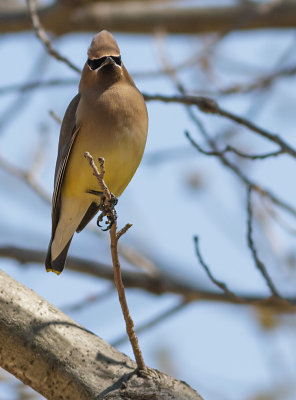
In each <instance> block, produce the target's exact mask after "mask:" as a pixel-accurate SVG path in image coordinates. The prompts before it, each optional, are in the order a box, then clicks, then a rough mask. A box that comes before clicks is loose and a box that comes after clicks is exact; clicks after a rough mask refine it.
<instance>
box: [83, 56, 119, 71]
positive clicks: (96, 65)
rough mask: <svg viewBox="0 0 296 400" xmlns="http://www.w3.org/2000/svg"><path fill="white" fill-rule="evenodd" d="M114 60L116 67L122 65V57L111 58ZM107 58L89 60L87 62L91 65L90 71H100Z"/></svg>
mask: <svg viewBox="0 0 296 400" xmlns="http://www.w3.org/2000/svg"><path fill="white" fill-rule="evenodd" d="M109 57H110V58H112V60H113V61H114V62H115V64H116V65H119V66H120V65H121V57H120V56H118V57H115V56H109ZM106 59H107V57H101V58H94V59H92V60H91V59H89V58H88V60H87V64H88V65H89V67H90V69H92V70H95V69H98V68H99V67H100V66H101V65H102V64H103V63H104V62H105V61H106Z"/></svg>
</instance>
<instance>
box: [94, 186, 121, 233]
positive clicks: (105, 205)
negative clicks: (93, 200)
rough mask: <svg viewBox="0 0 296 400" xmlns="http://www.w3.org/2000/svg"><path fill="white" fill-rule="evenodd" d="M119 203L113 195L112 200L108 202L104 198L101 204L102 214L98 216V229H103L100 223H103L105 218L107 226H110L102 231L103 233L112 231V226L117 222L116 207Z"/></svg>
mask: <svg viewBox="0 0 296 400" xmlns="http://www.w3.org/2000/svg"><path fill="white" fill-rule="evenodd" d="M117 202H118V199H117V197H115V196H114V195H113V194H112V193H111V199H110V200H109V201H106V198H105V197H104V198H102V200H101V204H100V210H101V211H102V212H101V214H100V215H99V216H98V219H97V225H98V227H100V228H103V227H102V225H101V224H100V223H101V222H103V219H104V217H107V221H106V224H108V225H107V227H106V228H105V229H102V231H108V230H110V229H111V227H112V225H113V224H114V222H116V220H117V213H116V210H115V206H116V204H117Z"/></svg>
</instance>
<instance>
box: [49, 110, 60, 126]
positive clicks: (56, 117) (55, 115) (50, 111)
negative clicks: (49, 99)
mask: <svg viewBox="0 0 296 400" xmlns="http://www.w3.org/2000/svg"><path fill="white" fill-rule="evenodd" d="M49 115H50V116H51V117H52V119H54V120H55V121H56V122H57V123H58V124H59V125H61V124H62V119H61V118H60V117H59V116H58V114H56V113H55V112H54V111H53V110H49Z"/></svg>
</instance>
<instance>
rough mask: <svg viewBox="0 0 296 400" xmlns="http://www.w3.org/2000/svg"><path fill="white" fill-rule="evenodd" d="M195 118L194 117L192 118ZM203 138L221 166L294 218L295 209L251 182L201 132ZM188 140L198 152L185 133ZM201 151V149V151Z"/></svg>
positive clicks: (203, 152)
mask: <svg viewBox="0 0 296 400" xmlns="http://www.w3.org/2000/svg"><path fill="white" fill-rule="evenodd" d="M193 117H194V118H195V116H193ZM203 133H204V136H205V138H206V140H207V142H208V143H209V145H210V146H211V147H212V148H213V149H214V151H213V153H215V154H216V155H217V157H218V158H219V160H220V161H221V163H222V164H223V165H225V166H226V167H227V168H229V169H230V170H231V171H232V172H234V174H235V175H236V176H237V177H238V178H239V179H240V180H241V181H242V182H243V183H244V184H245V185H246V186H247V187H249V186H251V187H252V189H253V190H254V191H255V192H257V193H258V194H259V195H260V196H262V197H266V198H268V199H270V200H271V201H272V202H273V203H274V204H276V205H277V206H279V207H281V208H282V209H283V210H285V211H286V212H288V213H289V214H291V215H292V216H293V217H296V209H295V208H294V207H292V206H291V205H290V204H287V203H286V202H285V201H284V200H282V199H280V198H279V197H278V196H276V195H275V194H274V193H272V192H271V191H270V190H267V189H265V188H263V187H262V186H261V185H259V184H257V183H255V182H253V181H251V180H250V179H249V178H248V177H247V176H246V175H245V174H244V173H243V172H242V171H241V170H240V169H239V168H238V167H237V165H235V164H233V163H232V162H230V161H229V160H228V159H227V158H226V157H225V155H224V154H223V153H220V152H218V151H217V148H216V145H215V143H214V142H213V141H212V140H211V139H210V138H209V137H208V136H207V133H206V132H205V131H204V130H203ZM186 136H187V137H188V139H189V140H190V143H191V144H192V145H193V146H194V147H195V148H196V149H197V150H198V151H200V149H201V147H200V146H199V145H198V144H197V143H196V142H195V141H194V140H193V138H192V137H191V136H190V134H189V133H188V132H187V135H186ZM201 150H203V149H201ZM201 153H202V154H205V155H207V152H205V151H202V152H201Z"/></svg>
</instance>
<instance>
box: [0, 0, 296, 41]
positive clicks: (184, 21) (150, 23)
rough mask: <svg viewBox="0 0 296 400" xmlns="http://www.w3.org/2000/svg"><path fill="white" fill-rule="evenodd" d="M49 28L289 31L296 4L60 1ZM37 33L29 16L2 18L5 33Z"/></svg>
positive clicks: (295, 20)
mask: <svg viewBox="0 0 296 400" xmlns="http://www.w3.org/2000/svg"><path fill="white" fill-rule="evenodd" d="M39 15H40V17H41V20H42V23H43V25H44V27H45V28H46V29H47V30H49V31H51V32H52V33H54V34H55V35H57V36H58V35H63V34H66V33H71V32H85V31H93V32H97V31H99V30H101V29H108V30H111V31H117V32H130V33H153V32H155V31H157V30H159V29H161V30H162V31H165V32H168V33H206V32H224V31H229V30H233V29H260V28H288V27H291V28H292V27H293V28H294V26H295V24H296V3H295V2H294V1H291V2H280V3H279V4H277V5H275V6H274V5H273V6H272V7H265V8H264V7H262V6H260V5H258V4H252V3H249V4H247V5H246V6H242V5H233V6H221V7H217V6H216V7H208V8H207V7H204V8H203V7H195V8H183V9H182V8H179V7H173V6H171V7H170V6H169V5H166V6H163V7H159V6H158V7H153V6H151V5H149V7H148V6H147V2H143V1H139V2H133V4H132V5H131V4H129V3H128V2H98V3H95V4H88V3H87V2H86V3H85V5H83V6H82V5H80V6H79V4H78V5H77V3H76V2H70V1H69V2H62V1H58V2H56V3H54V5H52V6H48V7H44V8H42V9H40V11H39ZM29 29H31V23H30V18H29V16H28V14H27V12H25V11H23V12H17V13H12V12H6V13H5V12H4V11H2V13H1V14H0V32H3V33H4V32H5V33H8V32H21V31H24V30H29Z"/></svg>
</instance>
